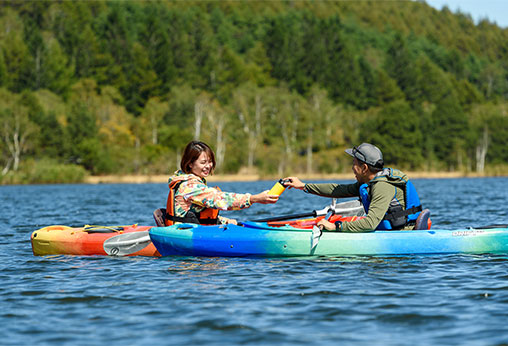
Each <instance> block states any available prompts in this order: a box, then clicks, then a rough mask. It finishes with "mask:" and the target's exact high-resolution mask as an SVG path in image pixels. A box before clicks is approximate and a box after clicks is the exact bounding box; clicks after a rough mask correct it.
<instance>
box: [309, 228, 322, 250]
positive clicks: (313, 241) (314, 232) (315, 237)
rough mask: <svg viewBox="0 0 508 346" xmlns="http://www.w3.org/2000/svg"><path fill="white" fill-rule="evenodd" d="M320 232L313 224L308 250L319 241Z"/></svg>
mask: <svg viewBox="0 0 508 346" xmlns="http://www.w3.org/2000/svg"><path fill="white" fill-rule="evenodd" d="M321 234H323V231H322V230H321V228H320V227H318V226H316V225H314V227H312V237H311V238H310V251H312V250H314V248H315V247H316V246H317V244H318V243H319V238H321Z"/></svg>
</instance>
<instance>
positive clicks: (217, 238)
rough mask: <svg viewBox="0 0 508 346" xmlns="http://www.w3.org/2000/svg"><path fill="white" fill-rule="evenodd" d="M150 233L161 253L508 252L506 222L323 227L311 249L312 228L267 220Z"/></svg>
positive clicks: (175, 227)
mask: <svg viewBox="0 0 508 346" xmlns="http://www.w3.org/2000/svg"><path fill="white" fill-rule="evenodd" d="M149 234H150V238H151V240H152V242H153V244H154V245H155V247H156V248H157V250H158V251H159V252H160V254H161V255H162V256H170V255H184V256H233V257H243V256H261V257H289V256H309V255H327V256H330V255H339V256H340V255H408V254H450V253H508V225H499V226H486V227H483V228H479V229H473V228H467V229H457V230H439V229H436V230H419V231H375V232H368V233H340V232H326V231H325V232H323V234H322V236H321V238H320V240H319V243H318V244H317V246H316V247H315V248H314V249H312V248H311V237H312V230H311V229H308V228H307V229H301V228H296V227H293V226H291V225H283V226H281V227H273V226H271V225H270V224H268V223H261V222H244V223H243V224H241V225H238V226H237V225H217V226H202V225H196V224H178V225H173V226H169V227H154V228H151V229H150V231H149Z"/></svg>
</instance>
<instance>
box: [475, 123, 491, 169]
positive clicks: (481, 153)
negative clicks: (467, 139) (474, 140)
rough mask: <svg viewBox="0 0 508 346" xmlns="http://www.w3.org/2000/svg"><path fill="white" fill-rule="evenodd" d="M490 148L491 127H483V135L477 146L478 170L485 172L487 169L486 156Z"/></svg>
mask: <svg viewBox="0 0 508 346" xmlns="http://www.w3.org/2000/svg"><path fill="white" fill-rule="evenodd" d="M488 148H489V129H488V128H487V126H485V127H484V128H483V136H482V138H481V139H480V141H479V143H478V145H477V146H476V171H477V172H479V173H483V171H484V170H485V157H486V156H487V150H488Z"/></svg>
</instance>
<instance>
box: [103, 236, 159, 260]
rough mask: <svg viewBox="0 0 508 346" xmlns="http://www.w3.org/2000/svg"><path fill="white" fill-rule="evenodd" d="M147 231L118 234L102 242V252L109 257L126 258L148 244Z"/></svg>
mask: <svg viewBox="0 0 508 346" xmlns="http://www.w3.org/2000/svg"><path fill="white" fill-rule="evenodd" d="M150 242H151V240H150V235H149V234H148V231H143V232H132V233H124V234H119V235H117V236H114V237H111V238H109V239H107V240H106V241H104V244H103V248H104V251H105V252H106V253H107V254H108V255H110V256H127V255H132V254H133V253H135V252H138V251H140V250H143V249H144V248H145V247H147V246H148V245H149V244H150Z"/></svg>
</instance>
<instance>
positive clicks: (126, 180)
mask: <svg viewBox="0 0 508 346" xmlns="http://www.w3.org/2000/svg"><path fill="white" fill-rule="evenodd" d="M405 173H406V174H407V176H408V177H409V179H452V178H485V177H496V176H504V175H487V174H479V173H464V172H410V171H408V172H405ZM169 176H170V175H169V174H165V175H100V176H88V177H86V178H85V179H84V181H83V183H85V184H145V183H167V181H168V178H169ZM296 176H298V177H299V178H300V179H302V180H354V175H353V173H352V172H351V173H332V174H318V173H316V174H296ZM280 178H282V177H278V176H260V175H258V174H216V175H212V176H210V177H208V178H207V181H208V182H252V181H277V180H279V179H280Z"/></svg>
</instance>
